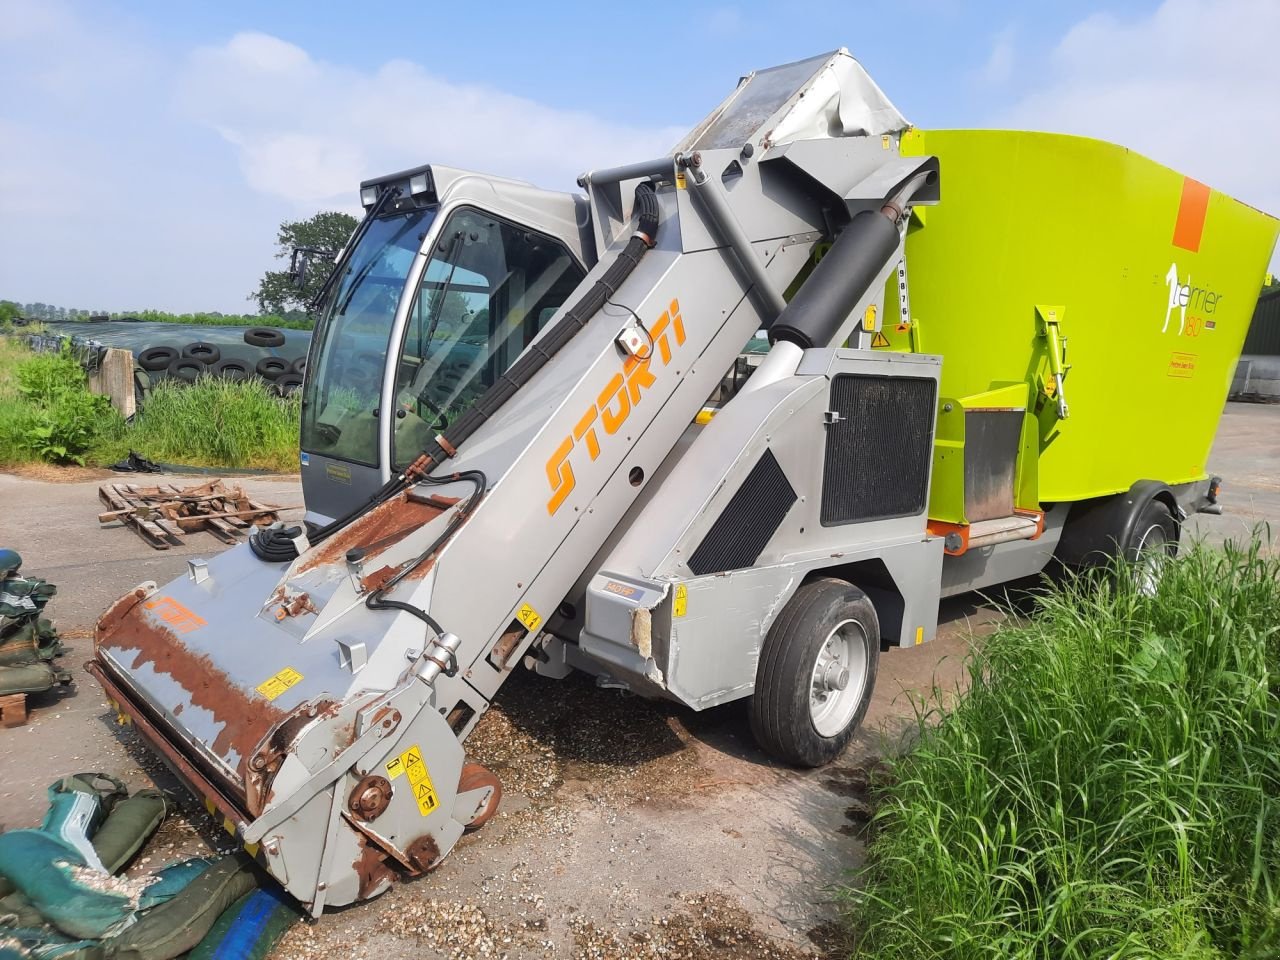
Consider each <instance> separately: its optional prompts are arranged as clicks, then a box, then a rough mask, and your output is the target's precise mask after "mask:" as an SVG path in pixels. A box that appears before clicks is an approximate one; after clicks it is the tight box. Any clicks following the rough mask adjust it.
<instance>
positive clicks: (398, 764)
mask: <svg viewBox="0 0 1280 960" xmlns="http://www.w3.org/2000/svg"><path fill="white" fill-rule="evenodd" d="M386 768H387V779H388V780H394V779H395V778H396V777H403V776H404V761H403V760H401V759H400V758H399V757H392V758H391V759H390V760H388V761H387V762H386Z"/></svg>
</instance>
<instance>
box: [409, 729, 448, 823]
mask: <svg viewBox="0 0 1280 960" xmlns="http://www.w3.org/2000/svg"><path fill="white" fill-rule="evenodd" d="M400 763H401V765H402V766H403V767H404V775H405V776H406V777H407V778H408V780H409V787H410V789H412V790H413V799H414V800H416V801H417V803H418V812H419V813H420V814H422V815H423V816H424V817H426V816H430V815H431V814H432V813H433V812H434V811H435V809H436V807H438V806H440V798H439V797H437V796H436V788H435V785H434V784H432V782H431V775H430V774H429V773H427V765H426V764H425V763H424V762H423V760H422V751H421V750H419V749H418V748H417V746H416V745H415V746H412V747H410V748H409V749H408V750H406V751H405V752H404V753H402V754H400Z"/></svg>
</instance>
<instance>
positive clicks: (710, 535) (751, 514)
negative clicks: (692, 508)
mask: <svg viewBox="0 0 1280 960" xmlns="http://www.w3.org/2000/svg"><path fill="white" fill-rule="evenodd" d="M795 502H796V492H795V490H794V489H793V488H792V486H791V484H790V482H789V481H788V480H787V475H786V474H785V473H783V472H782V467H780V466H779V465H778V460H777V458H776V457H775V456H774V455H773V451H772V450H766V451H765V452H764V456H763V457H761V458H760V462H759V463H757V464H756V465H755V466H754V467H752V468H751V472H750V473H748V474H747V479H746V480H744V481H743V482H742V486H741V487H739V488H738V492H737V493H735V494H734V495H733V496H732V497H730V498H729V503H728V505H727V506H725V508H724V512H723V513H722V514H720V516H719V517H717V518H716V522H715V523H713V524H712V525H711V529H710V530H708V531H707V535H706V536H705V537H703V538H702V542H701V543H700V544H698V548H697V549H696V550H694V551H693V554H692V555H691V556H690V557H689V569H690V570H692V571H693V572H694V573H695V574H697V575H698V576H702V575H703V574H707V573H720V572H722V571H725V570H740V569H742V568H743V567H749V566H752V565H753V564H754V563H755V562H756V560H757V559H759V557H760V552H761V551H762V550H764V548H765V545H766V544H768V542H769V541H770V540H771V539H772V538H773V535H774V534H775V533H776V532H777V530H778V527H780V526H782V520H783V518H784V517H786V515H787V511H788V510H790V509H791V505H792V504H793V503H795Z"/></svg>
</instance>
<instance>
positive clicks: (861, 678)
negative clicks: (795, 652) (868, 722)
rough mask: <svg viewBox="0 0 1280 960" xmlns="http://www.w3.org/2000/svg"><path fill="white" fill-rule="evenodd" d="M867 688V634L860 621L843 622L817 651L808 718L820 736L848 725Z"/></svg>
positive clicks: (831, 733) (810, 682)
mask: <svg viewBox="0 0 1280 960" xmlns="http://www.w3.org/2000/svg"><path fill="white" fill-rule="evenodd" d="M866 685H867V635H866V632H865V631H864V630H863V629H862V624H860V623H858V621H857V620H843V621H841V622H840V623H838V624H836V626H835V627H834V628H833V629H832V630H831V632H830V633H829V634H827V638H826V640H824V641H823V643H822V646H821V647H820V648H819V649H818V658H817V660H816V661H815V662H814V665H813V675H812V677H811V678H810V681H809V719H810V720H811V721H812V722H813V728H814V729H815V730H816V731H817V732H818V735H819V736H823V737H835V736H839V735H840V733H841V732H842V731H843V730H844V729H845V727H847V726H848V725H849V723H850V722H851V721H852V720H853V716H854V714H855V713H857V712H858V705H859V704H860V703H862V694H863V691H864V689H865V688H866Z"/></svg>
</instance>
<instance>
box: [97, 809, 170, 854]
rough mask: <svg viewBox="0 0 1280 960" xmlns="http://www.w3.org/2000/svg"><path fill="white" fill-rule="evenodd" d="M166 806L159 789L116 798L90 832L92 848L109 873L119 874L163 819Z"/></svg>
mask: <svg viewBox="0 0 1280 960" xmlns="http://www.w3.org/2000/svg"><path fill="white" fill-rule="evenodd" d="M167 812H168V806H167V804H166V802H165V799H164V794H162V793H161V792H160V791H159V790H139V791H138V792H137V793H135V794H134V795H133V796H132V797H129V798H128V799H126V800H119V801H117V802H116V804H115V806H114V807H113V808H112V809H111V812H110V813H108V814H107V818H106V819H105V820H103V821H102V825H101V826H99V827H98V832H97V833H95V834H94V835H93V849H94V850H96V851H97V853H98V857H99V859H101V860H102V865H103V866H104V867H106V868H107V870H108V872H110V873H119V872H120V870H122V869H123V868H124V867H125V865H126V864H128V862H129V861H130V860H132V859H133V858H134V857H135V856H137V854H138V851H140V850H141V849H142V848H143V846H144V845H145V844H146V842H147V840H149V839H150V838H151V835H152V834H153V833H155V832H156V829H157V828H158V827H159V826H160V824H161V823H162V822H163V821H164V818H165V814H166V813H167Z"/></svg>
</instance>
